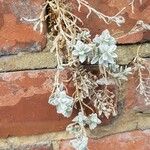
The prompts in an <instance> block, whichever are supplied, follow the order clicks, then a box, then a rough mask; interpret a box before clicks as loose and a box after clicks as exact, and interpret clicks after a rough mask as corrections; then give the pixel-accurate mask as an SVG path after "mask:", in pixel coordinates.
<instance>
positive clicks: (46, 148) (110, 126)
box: [0, 0, 150, 150]
mask: <svg viewBox="0 0 150 150" xmlns="http://www.w3.org/2000/svg"><path fill="white" fill-rule="evenodd" d="M88 1H89V2H90V3H91V5H93V6H94V7H95V8H97V9H98V10H101V11H102V12H103V13H105V14H107V15H113V14H115V13H116V12H118V10H120V9H121V8H123V7H127V9H126V11H125V12H123V15H124V16H125V17H126V20H127V21H126V23H125V25H123V26H122V27H120V28H118V27H117V26H116V25H115V24H113V23H112V24H110V25H106V24H105V23H104V22H103V21H99V20H98V19H97V18H96V17H95V16H94V15H93V14H92V15H91V16H90V17H89V19H88V20H87V19H85V16H86V13H87V10H86V9H85V8H82V11H81V13H80V14H79V13H78V12H77V10H76V9H77V5H76V3H75V2H74V1H72V2H73V4H72V8H73V11H74V12H75V13H76V14H77V15H78V16H79V17H81V18H82V19H83V21H84V27H88V28H89V29H90V30H91V31H92V34H93V35H95V34H97V33H100V32H101V31H103V30H104V29H106V28H108V29H109V30H110V31H111V33H112V34H114V33H116V32H121V33H123V34H124V33H127V32H128V31H129V30H130V29H131V28H132V27H133V26H134V24H135V23H136V22H137V20H143V21H144V22H145V23H150V16H149V14H150V1H149V0H143V4H142V5H140V3H139V2H138V1H136V2H135V12H136V13H135V14H134V13H132V12H131V8H130V6H128V4H127V0H119V2H118V1H117V0H88ZM43 2H44V0H26V1H23V0H7V1H4V0H0V90H1V92H0V137H1V139H0V150H5V149H18V150H19V149H29V150H52V149H53V150H58V149H59V150H71V148H70V147H69V145H68V141H69V139H70V138H72V137H71V136H70V135H68V134H67V133H66V132H65V131H64V130H65V127H66V125H67V124H68V123H69V122H70V121H71V119H72V118H73V117H74V115H75V114H76V112H74V114H73V115H72V118H70V119H66V118H63V117H62V116H61V115H58V114H57V113H56V110H55V108H54V107H52V106H50V105H48V103H47V101H48V98H49V95H50V93H51V90H52V83H53V80H54V73H55V67H56V61H55V57H54V54H51V53H50V52H49V49H48V48H47V47H46V43H47V42H46V36H45V34H44V33H45V32H46V28H45V30H44V32H43V33H42V34H41V33H39V31H34V30H33V25H34V24H33V22H32V23H30V22H27V21H25V20H21V18H22V17H24V18H27V19H33V18H38V15H39V13H40V10H41V8H42V3H43ZM121 35H122V34H121ZM149 41H150V32H146V31H142V32H139V33H136V34H132V35H127V36H124V37H123V38H119V39H118V43H119V44H121V45H120V46H118V49H117V53H118V56H119V58H118V62H119V64H123V65H125V64H128V63H129V62H130V61H131V60H132V59H133V58H134V57H135V56H136V51H137V48H138V46H139V45H141V48H140V56H141V57H146V59H147V61H148V63H149V64H150V59H149V58H150V44H149ZM67 78H69V70H67V69H66V70H65V71H64V72H63V73H62V79H67ZM136 79H137V76H136V75H135V74H133V75H131V76H129V81H128V82H127V84H126V85H124V89H123V91H124V92H125V94H124V95H121V96H120V97H117V99H118V101H119V103H118V104H119V107H118V108H119V115H118V116H117V117H116V118H111V119H110V120H105V119H104V121H103V123H104V124H105V125H103V126H99V127H98V128H96V129H95V130H94V131H92V132H90V133H89V136H90V142H89V149H90V150H99V149H101V150H106V149H110V150H119V149H123V150H148V149H150V144H149V143H150V130H149V128H150V105H146V104H145V101H144V99H143V98H142V97H141V96H140V95H139V94H138V93H137V91H136V90H135V88H136V85H137V82H136V81H137V80H136ZM67 87H68V89H69V91H70V92H72V91H73V86H72V85H71V84H68V85H67ZM117 92H118V91H117Z"/></svg>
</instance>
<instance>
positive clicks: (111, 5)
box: [72, 0, 150, 44]
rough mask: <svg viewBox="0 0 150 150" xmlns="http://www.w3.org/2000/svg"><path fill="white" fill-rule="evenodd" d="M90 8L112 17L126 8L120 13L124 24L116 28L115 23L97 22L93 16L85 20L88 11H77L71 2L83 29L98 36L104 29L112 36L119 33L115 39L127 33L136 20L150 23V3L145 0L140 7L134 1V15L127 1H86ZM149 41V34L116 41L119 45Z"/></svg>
mask: <svg viewBox="0 0 150 150" xmlns="http://www.w3.org/2000/svg"><path fill="white" fill-rule="evenodd" d="M87 1H88V2H89V3H90V4H91V6H93V7H94V8H96V9H97V10H99V11H100V12H102V13H104V14H105V15H109V16H113V15H115V14H116V13H118V12H119V11H120V10H121V9H122V8H124V7H126V9H125V10H124V11H123V12H122V16H124V17H125V19H126V22H125V24H123V25H122V26H121V27H118V26H117V25H116V24H115V23H110V24H106V23H104V21H102V20H99V19H98V17H96V16H95V15H94V14H91V16H90V17H89V18H88V19H86V15H87V14H88V10H87V9H86V8H83V7H82V8H81V12H78V11H77V7H78V5H77V4H76V3H75V1H74V0H72V3H74V5H73V8H74V13H75V14H77V15H78V16H79V17H80V18H81V19H82V20H83V22H84V27H87V28H89V29H90V30H91V31H92V34H93V35H95V34H99V33H101V32H102V31H103V30H105V29H109V30H110V31H111V33H112V34H116V33H121V34H120V35H119V34H118V36H116V35H115V36H116V37H120V36H122V35H125V34H126V33H127V32H129V31H130V30H131V29H132V28H133V26H135V24H136V22H137V21H138V20H143V21H144V22H145V23H148V24H149V23H150V16H149V14H150V1H149V0H145V1H143V4H142V5H140V3H139V1H135V13H132V12H131V7H130V6H129V2H130V1H127V0H119V1H118V0H113V1H110V0H87ZM122 33H123V34H122ZM146 40H150V32H148V31H147V32H140V33H138V34H136V35H135V34H133V35H129V36H124V37H123V38H121V39H118V42H119V43H122V44H124V43H137V42H139V41H146Z"/></svg>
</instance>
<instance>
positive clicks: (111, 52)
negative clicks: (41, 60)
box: [34, 0, 150, 150]
mask: <svg viewBox="0 0 150 150" xmlns="http://www.w3.org/2000/svg"><path fill="white" fill-rule="evenodd" d="M76 2H77V3H78V6H79V7H78V10H80V8H81V6H85V7H86V8H87V9H88V10H89V13H88V14H87V18H88V16H89V15H90V14H91V12H93V13H94V14H95V15H96V16H97V17H98V18H99V19H102V20H103V21H104V22H105V23H107V24H108V23H111V22H115V23H116V24H117V25H118V26H120V25H121V24H123V23H124V22H125V19H124V17H123V16H121V12H122V11H124V9H125V8H122V9H121V11H120V12H118V13H117V14H116V15H114V16H111V17H110V16H106V15H104V14H103V13H101V12H99V11H97V10H96V9H94V8H93V7H92V6H90V4H89V3H88V2H87V1H86V0H76ZM140 2H141V3H142V1H140ZM133 4H134V1H132V2H131V3H130V5H131V6H132V11H133V8H134V5H133ZM46 11H47V14H46V15H45V12H46ZM38 19H39V20H38V22H37V23H36V24H35V27H34V28H35V29H37V27H38V25H39V24H40V29H42V26H43V24H42V22H43V21H45V20H46V19H47V20H48V24H49V35H48V38H49V40H51V41H53V45H52V47H51V48H50V51H51V52H54V53H55V55H56V59H57V68H56V75H55V81H54V87H53V91H52V94H51V96H50V98H49V101H48V103H49V104H51V105H53V106H55V107H56V110H57V113H59V114H62V115H63V116H64V117H70V116H71V114H72V112H73V109H78V114H77V116H76V117H75V118H74V119H73V120H72V123H71V124H69V125H68V126H67V128H66V130H67V131H68V132H70V133H71V134H73V135H74V136H75V137H76V138H75V139H74V140H71V142H70V144H71V145H72V147H74V148H75V149H77V150H85V149H87V144H88V136H87V132H86V128H87V127H88V128H89V129H90V130H93V129H95V128H96V127H97V125H99V124H101V122H102V121H101V116H105V117H106V118H110V117H111V116H116V115H117V105H116V97H115V93H114V91H112V90H110V88H109V87H110V86H111V85H113V86H118V87H120V86H121V84H122V81H124V80H125V81H126V80H127V76H128V75H129V74H131V71H132V69H131V67H127V66H119V65H118V64H117V57H118V56H117V54H116V49H117V45H116V40H115V38H114V37H112V36H111V35H110V32H109V31H108V30H107V29H106V30H104V31H103V32H102V33H101V34H98V35H96V36H95V37H94V38H93V39H92V38H91V34H90V31H89V30H88V29H85V28H81V27H79V26H78V24H77V23H78V22H81V23H82V20H81V19H80V18H78V17H77V16H76V15H74V14H73V13H72V12H71V10H70V7H68V5H67V2H66V1H65V0H47V1H46V2H45V3H44V4H43V9H42V12H41V15H40V17H39V18H38ZM140 25H141V26H142V27H143V28H144V27H145V28H149V25H147V24H144V23H143V22H140ZM141 26H140V27H141ZM136 27H137V26H136V25H135V27H134V28H133V30H131V32H134V31H135V28H136ZM143 28H142V29H143ZM136 29H137V28H136ZM138 29H139V28H138ZM140 29H141V28H140ZM138 31H139V30H138ZM138 31H137V32H138ZM87 65H90V66H91V68H93V69H88V68H87V67H86V66H87ZM134 66H135V67H134V69H135V70H137V71H138V72H139V78H140V84H139V86H138V87H137V89H138V90H139V91H140V93H141V94H143V95H144V96H145V97H146V101H149V100H148V99H149V97H150V93H149V91H148V90H146V89H145V88H144V87H146V88H149V87H147V85H145V82H144V81H145V80H144V78H143V77H142V74H141V70H142V69H143V68H145V66H143V63H142V60H141V59H140V57H139V56H138V55H137V57H136V58H135V60H134ZM65 68H69V70H70V72H71V78H70V79H69V80H68V82H72V84H73V85H74V87H75V91H74V93H73V94H72V95H68V93H67V88H66V87H65V84H64V83H63V82H62V81H61V80H60V73H61V71H63V70H64V69H65ZM94 69H96V73H95V72H94V71H93V70H94ZM87 110H88V111H87Z"/></svg>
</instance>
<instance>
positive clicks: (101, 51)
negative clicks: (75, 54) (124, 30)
mask: <svg viewBox="0 0 150 150" xmlns="http://www.w3.org/2000/svg"><path fill="white" fill-rule="evenodd" d="M93 43H94V44H95V46H94V52H95V53H94V57H93V58H92V60H91V64H96V63H97V62H98V64H99V65H103V66H105V67H109V65H110V64H113V65H114V64H116V62H115V59H116V58H117V54H116V53H115V51H116V48H117V46H116V40H115V39H114V38H113V37H112V36H111V35H110V33H109V31H108V30H105V31H103V32H102V34H101V35H100V36H98V35H97V36H96V37H95V38H94V39H93Z"/></svg>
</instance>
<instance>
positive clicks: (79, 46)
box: [72, 40, 91, 63]
mask: <svg viewBox="0 0 150 150" xmlns="http://www.w3.org/2000/svg"><path fill="white" fill-rule="evenodd" d="M90 51H91V47H90V46H89V45H88V44H85V43H83V42H82V41H80V40H78V41H77V42H76V44H75V45H74V49H73V51H72V55H73V56H75V57H78V58H79V61H80V62H81V63H83V62H84V61H85V60H86V58H87V55H88V53H89V52H90Z"/></svg>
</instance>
